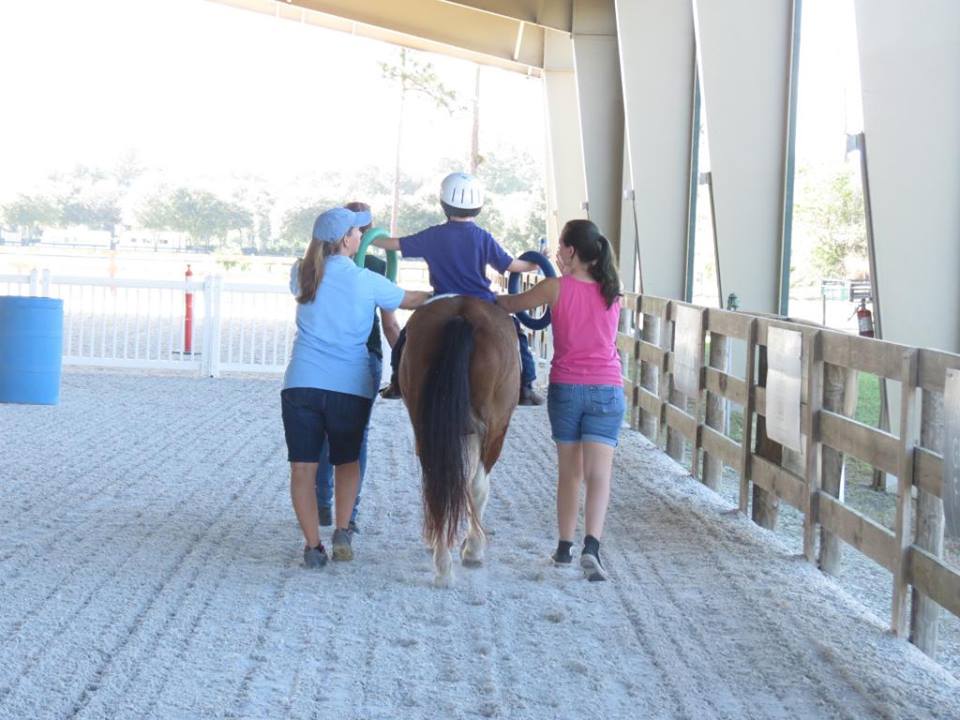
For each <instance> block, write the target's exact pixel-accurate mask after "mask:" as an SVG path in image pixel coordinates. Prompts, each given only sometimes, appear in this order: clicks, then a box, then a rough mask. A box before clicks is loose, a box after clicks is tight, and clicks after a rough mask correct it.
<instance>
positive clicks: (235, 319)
mask: <svg viewBox="0 0 960 720" xmlns="http://www.w3.org/2000/svg"><path fill="white" fill-rule="evenodd" d="M0 294H4V295H40V296H46V297H54V298H60V299H62V300H63V309H64V321H63V362H64V364H68V365H96V366H107V367H131V368H166V369H174V370H192V371H194V372H198V373H202V374H206V375H209V376H211V377H217V376H219V375H220V373H221V372H222V371H225V370H240V371H246V372H283V370H284V368H285V367H286V365H287V360H288V358H289V355H290V346H291V344H292V342H293V336H294V331H295V325H294V316H295V312H294V311H295V306H294V299H293V296H292V295H291V294H290V291H289V289H288V288H287V287H286V285H254V284H242V283H224V282H223V279H222V278H220V277H218V276H213V277H208V278H206V280H204V281H202V282H195V281H189V282H186V281H165V280H118V279H101V278H89V277H68V276H54V275H51V274H50V273H49V272H47V271H37V270H34V271H33V272H31V273H30V274H29V275H0ZM188 294H190V295H191V296H192V301H193V303H192V304H193V316H192V323H191V326H190V327H189V341H188V332H187V331H188V328H187V324H186V322H185V315H186V313H185V305H186V298H187V295H188Z"/></svg>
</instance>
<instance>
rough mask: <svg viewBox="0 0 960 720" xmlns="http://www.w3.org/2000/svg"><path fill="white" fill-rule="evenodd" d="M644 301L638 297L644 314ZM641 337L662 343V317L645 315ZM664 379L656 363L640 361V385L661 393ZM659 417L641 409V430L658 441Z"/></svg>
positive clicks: (654, 342)
mask: <svg viewBox="0 0 960 720" xmlns="http://www.w3.org/2000/svg"><path fill="white" fill-rule="evenodd" d="M642 303H643V298H642V297H640V298H638V304H639V305H640V307H638V310H640V312H641V314H642ZM641 338H642V339H643V340H644V342H648V343H650V344H651V345H656V346H658V347H659V345H660V318H658V317H656V316H654V315H643V330H642V331H641ZM661 380H662V377H661V375H660V369H659V368H658V367H657V366H656V365H655V364H654V363H648V362H641V363H640V386H641V387H642V388H644V389H646V390H649V391H650V392H652V393H655V394H657V395H659V394H660V391H659V383H660V381H661ZM658 421H659V418H658V416H657V415H654V414H653V413H648V412H647V411H645V410H641V411H640V431H641V432H642V433H643V434H644V435H646V436H647V438H648V439H649V440H650V441H651V442H654V443H655V442H657V436H658V434H659V428H658V427H657V425H658Z"/></svg>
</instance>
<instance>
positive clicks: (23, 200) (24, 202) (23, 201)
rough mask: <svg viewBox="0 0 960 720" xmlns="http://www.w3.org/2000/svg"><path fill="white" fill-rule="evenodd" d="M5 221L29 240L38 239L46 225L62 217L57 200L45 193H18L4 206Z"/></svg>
mask: <svg viewBox="0 0 960 720" xmlns="http://www.w3.org/2000/svg"><path fill="white" fill-rule="evenodd" d="M2 212H3V219H4V222H6V223H7V224H9V225H11V226H13V227H14V228H16V229H17V230H18V231H19V232H20V234H21V236H22V237H23V238H24V240H26V241H27V242H32V241H34V240H36V239H37V238H38V237H39V236H40V235H41V234H42V233H43V230H42V228H43V227H44V226H49V225H55V224H56V223H57V221H58V220H59V218H60V211H59V209H58V208H57V204H56V202H54V201H53V200H51V199H50V198H48V197H45V196H43V195H18V196H17V199H16V200H14V201H13V202H11V203H9V204H7V205H4V206H3V208H2Z"/></svg>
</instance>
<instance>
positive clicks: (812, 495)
mask: <svg viewBox="0 0 960 720" xmlns="http://www.w3.org/2000/svg"><path fill="white" fill-rule="evenodd" d="M822 337H823V335H822V333H819V332H817V333H815V334H813V335H809V336H806V337H805V338H804V339H805V340H806V343H805V344H806V357H805V359H806V364H807V367H806V374H807V407H806V409H805V414H806V415H807V416H809V418H810V421H809V424H810V426H811V427H813V425H814V420H813V418H815V417H816V416H817V415H818V413H819V412H820V409H821V408H822V407H823V355H822V353H821V346H820V341H821V339H822ZM818 435H819V433H808V434H807V435H806V440H805V446H806V447H805V450H806V455H807V458H806V460H807V462H806V467H805V468H804V474H805V475H806V481H807V487H806V495H805V497H804V504H803V506H802V508H801V509H802V510H803V554H804V555H805V556H806V558H807V560H808V561H809V562H812V563H816V561H817V496H818V495H819V494H820V473H821V472H822V470H823V468H822V464H821V455H822V449H823V446H822V445H821V443H820V438H819V437H818Z"/></svg>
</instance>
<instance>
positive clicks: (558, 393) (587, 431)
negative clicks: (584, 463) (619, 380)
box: [547, 383, 626, 447]
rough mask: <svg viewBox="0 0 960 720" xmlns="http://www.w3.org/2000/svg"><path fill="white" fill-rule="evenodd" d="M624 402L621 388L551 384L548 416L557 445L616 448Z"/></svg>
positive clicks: (617, 386)
mask: <svg viewBox="0 0 960 720" xmlns="http://www.w3.org/2000/svg"><path fill="white" fill-rule="evenodd" d="M625 407H626V402H625V401H624V397H623V387H622V386H621V385H568V384H566V383H550V388H549V389H548V391H547V413H548V414H549V415H550V428H551V430H552V431H553V439H554V440H555V441H556V442H558V443H579V442H596V443H603V444H604V445H610V446H611V447H616V446H617V442H618V439H619V435H620V425H621V423H622V422H623V412H624V408H625Z"/></svg>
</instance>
